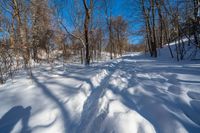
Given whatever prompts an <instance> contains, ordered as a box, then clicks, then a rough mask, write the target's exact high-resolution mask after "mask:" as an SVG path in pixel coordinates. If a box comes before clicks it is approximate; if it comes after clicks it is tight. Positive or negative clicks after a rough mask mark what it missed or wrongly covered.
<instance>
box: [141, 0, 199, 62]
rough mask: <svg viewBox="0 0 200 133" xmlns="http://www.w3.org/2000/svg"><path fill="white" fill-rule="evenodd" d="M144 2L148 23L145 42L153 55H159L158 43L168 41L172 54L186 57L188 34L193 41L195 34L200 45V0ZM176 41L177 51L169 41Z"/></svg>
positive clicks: (146, 23) (145, 19)
mask: <svg viewBox="0 0 200 133" xmlns="http://www.w3.org/2000/svg"><path fill="white" fill-rule="evenodd" d="M140 3H141V9H142V13H143V18H144V23H145V31H146V33H145V36H146V39H145V40H146V41H145V42H146V45H147V46H148V49H149V51H150V55H151V56H152V57H157V48H158V47H159V48H162V47H163V46H164V45H166V44H168V47H169V52H170V54H171V57H172V58H173V57H174V56H176V59H177V60H178V61H179V60H183V58H184V55H185V54H186V52H187V49H185V46H184V45H185V44H184V43H183V42H181V41H182V39H183V38H187V39H189V41H188V45H190V43H192V42H191V37H192V36H193V37H194V41H195V42H194V44H195V45H196V47H197V48H199V47H198V44H199V41H200V40H199V15H198V12H199V1H198V0H194V1H190V0H185V1H179V0H177V1H170V0H166V1H164V0H141V2H140ZM191 27H193V28H191ZM173 41H175V43H176V53H173V52H172V49H171V48H170V45H169V43H170V42H173ZM193 54H194V55H195V51H194V53H193Z"/></svg>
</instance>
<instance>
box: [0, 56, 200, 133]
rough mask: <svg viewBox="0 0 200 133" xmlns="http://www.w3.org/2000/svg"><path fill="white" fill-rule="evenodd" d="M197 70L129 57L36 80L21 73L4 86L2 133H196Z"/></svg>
mask: <svg viewBox="0 0 200 133" xmlns="http://www.w3.org/2000/svg"><path fill="white" fill-rule="evenodd" d="M199 68H200V62H182V63H178V62H173V61H167V60H157V61H156V60H153V59H152V58H147V57H144V55H140V54H130V55H126V56H123V57H122V58H119V59H115V60H113V61H110V62H107V63H102V64H97V65H93V66H90V67H83V66H78V65H69V66H66V68H63V67H62V66H59V65H57V66H55V67H54V69H53V70H50V68H49V67H48V66H41V67H38V68H35V69H34V73H33V79H32V80H31V79H27V78H26V74H24V73H23V72H22V73H21V74H19V76H18V77H17V79H15V80H14V81H8V82H7V83H6V84H5V85H2V86H0V99H3V100H1V101H0V106H1V110H0V117H1V119H0V133H1V132H2V131H6V130H5V128H4V127H3V126H1V122H3V123H7V125H9V126H8V128H9V129H10V130H12V132H14V133H18V132H21V131H22V129H23V130H24V129H26V132H32V133H41V132H42V133H45V132H46V133H66V132H69V133H80V132H81V133H136V132H148V133H153V132H159V133H169V132H173V133H184V132H192V133H198V132H199V131H200V89H199V88H200V70H199ZM18 105H20V110H19V107H17V108H15V107H16V106H18ZM27 107H31V108H29V110H27ZM12 109H13V110H16V109H18V110H19V111H20V112H21V114H23V112H27V113H26V114H29V115H26V116H24V115H16V114H14V113H12V114H10V112H9V110H12ZM6 112H7V114H6ZM9 115H10V117H14V118H15V117H16V118H15V119H16V121H15V122H13V123H12V122H11V123H12V124H9V123H10V122H9V121H8V118H7V116H9ZM5 116H6V117H5ZM24 119H25V120H26V121H25V120H24ZM24 121H25V122H24ZM2 133H3V132H2Z"/></svg>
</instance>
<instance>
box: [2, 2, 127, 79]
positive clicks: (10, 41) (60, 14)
mask: <svg viewBox="0 0 200 133" xmlns="http://www.w3.org/2000/svg"><path fill="white" fill-rule="evenodd" d="M112 6H114V3H112V2H111V1H110V0H102V1H96V0H78V1H76V0H67V1H62V0H56V1H54V0H0V36H1V37H0V82H1V83H3V82H4V81H5V80H6V79H7V78H8V77H10V76H12V75H13V73H14V72H15V71H16V70H18V69H20V68H25V69H26V70H28V72H30V74H31V67H32V66H33V63H43V62H45V63H53V62H54V61H55V60H61V61H63V63H64V62H65V61H67V60H68V59H69V58H73V57H75V56H76V57H78V58H79V60H80V62H81V63H83V64H86V65H89V64H90V62H91V61H94V60H99V59H101V55H102V52H109V53H110V58H111V59H112V58H115V57H117V56H119V55H122V54H123V53H124V52H126V51H130V49H129V48H130V44H129V43H128V33H127V30H128V22H127V21H126V20H125V19H124V18H123V17H122V16H114V15H113V11H112ZM66 14H67V15H66Z"/></svg>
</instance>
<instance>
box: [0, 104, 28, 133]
mask: <svg viewBox="0 0 200 133" xmlns="http://www.w3.org/2000/svg"><path fill="white" fill-rule="evenodd" d="M30 114H31V106H28V107H26V108H24V107H23V106H14V107H12V108H11V109H10V110H9V111H8V112H7V113H5V114H4V116H2V118H1V119H0V132H1V133H10V132H11V131H12V130H13V129H14V127H15V125H16V124H17V123H18V122H19V121H20V120H21V122H22V129H21V132H20V133H31V130H30V129H29V126H28V122H29V118H30Z"/></svg>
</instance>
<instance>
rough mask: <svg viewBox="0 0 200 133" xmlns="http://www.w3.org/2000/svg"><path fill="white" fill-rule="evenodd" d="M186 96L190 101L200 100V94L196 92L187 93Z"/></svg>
mask: <svg viewBox="0 0 200 133" xmlns="http://www.w3.org/2000/svg"><path fill="white" fill-rule="evenodd" d="M187 95H188V96H189V97H190V98H191V99H195V100H200V93H198V92H193V91H189V92H188V93H187Z"/></svg>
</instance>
